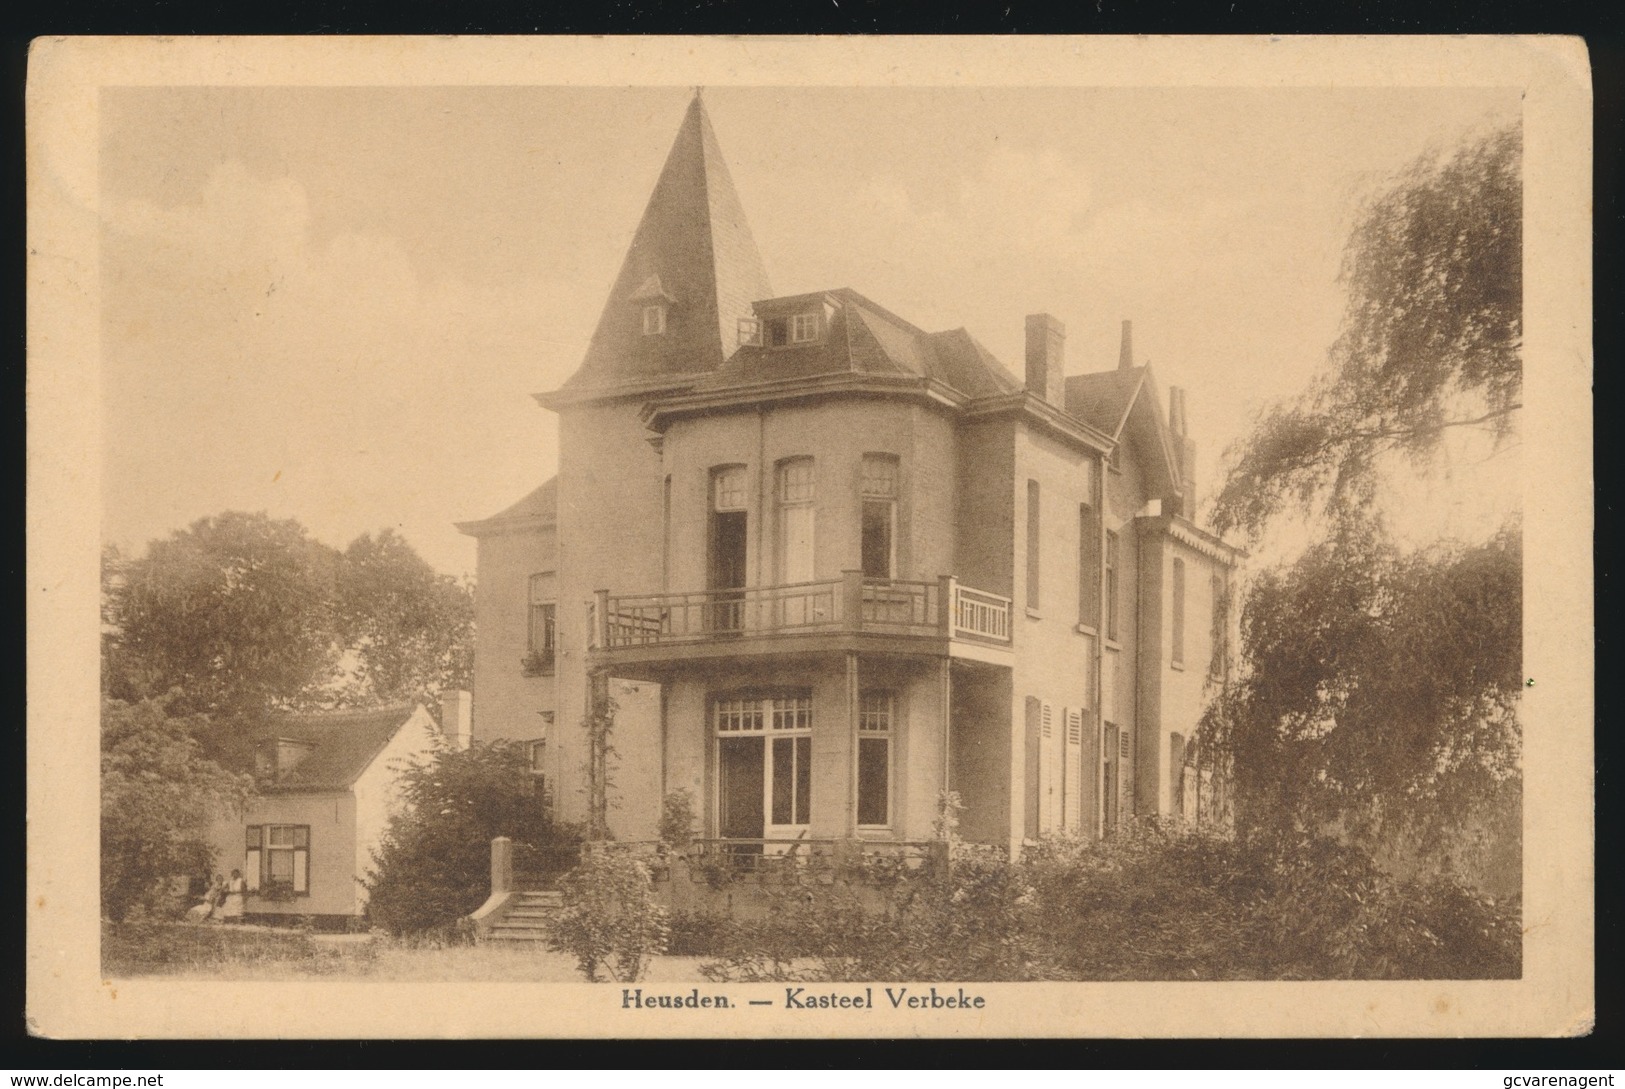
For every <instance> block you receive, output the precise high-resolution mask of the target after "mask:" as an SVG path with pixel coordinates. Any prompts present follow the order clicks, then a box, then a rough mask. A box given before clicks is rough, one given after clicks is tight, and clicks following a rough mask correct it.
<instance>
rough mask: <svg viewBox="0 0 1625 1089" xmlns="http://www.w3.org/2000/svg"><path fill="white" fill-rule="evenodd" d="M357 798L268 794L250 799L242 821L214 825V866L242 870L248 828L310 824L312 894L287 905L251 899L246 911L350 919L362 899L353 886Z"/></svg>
mask: <svg viewBox="0 0 1625 1089" xmlns="http://www.w3.org/2000/svg"><path fill="white" fill-rule="evenodd" d="M355 818H356V812H355V799H354V798H352V797H351V796H350V795H349V794H347V793H332V794H271V795H261V796H258V797H253V798H250V799H249V801H248V806H247V808H246V810H245V812H244V815H243V819H241V820H237V821H222V822H220V823H218V824H216V825H215V826H214V832H213V835H212V840H213V842H214V845H215V848H216V854H215V868H216V869H218V870H219V871H220V872H221V873H222V874H227V875H229V874H230V873H231V871H232V870H234V869H238V870H244V869H246V867H245V852H244V848H243V838H244V829H245V828H246V827H247V826H248V825H251V824H304V825H309V826H310V895H308V896H299V897H295V898H294V899H293V900H288V901H270V900H262V899H261V898H259V897H257V896H253V895H250V896H249V897H248V902H247V910H248V911H249V912H250V913H264V914H268V915H272V914H275V915H353V914H356V913H358V912H359V911H360V910H361V904H362V903H363V898H362V896H361V887H360V885H359V884H357V882H356V874H357V872H358V871H357V869H356V862H357V856H356V819H355Z"/></svg>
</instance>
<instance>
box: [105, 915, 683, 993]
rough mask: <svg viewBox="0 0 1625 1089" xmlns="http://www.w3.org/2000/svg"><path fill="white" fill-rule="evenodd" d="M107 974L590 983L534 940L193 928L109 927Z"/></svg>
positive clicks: (671, 971) (666, 977) (658, 967)
mask: <svg viewBox="0 0 1625 1089" xmlns="http://www.w3.org/2000/svg"><path fill="white" fill-rule="evenodd" d="M704 959H705V958H702V957H656V958H654V961H653V962H652V963H651V965H650V968H649V973H648V975H647V977H646V980H647V981H650V982H656V983H659V982H666V983H692V982H704V977H703V976H701V975H700V970H699V966H700V964H701V963H702V962H703V960H704ZM102 972H103V974H104V975H106V976H107V977H108V978H110V979H129V978H133V977H142V976H146V977H153V976H162V977H164V978H166V979H188V980H215V979H217V980H227V981H239V980H294V979H345V980H355V979H368V980H389V981H401V982H500V983H519V982H546V983H580V982H583V979H582V976H581V973H580V972H578V971H577V970H576V966H575V960H574V958H573V957H570V956H567V955H565V954H563V953H554V952H550V951H548V950H546V949H543V948H540V947H536V946H532V945H530V944H528V943H513V944H493V945H411V944H406V943H403V942H398V941H395V940H393V939H390V938H387V937H384V936H382V935H357V936H351V935H331V936H327V935H318V934H307V933H304V932H301V931H296V930H276V929H272V928H269V927H246V926H245V927H225V926H212V925H197V924H190V923H162V924H154V925H146V926H138V925H123V926H113V925H110V924H109V925H104V926H103V927H102Z"/></svg>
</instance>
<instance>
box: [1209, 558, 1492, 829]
mask: <svg viewBox="0 0 1625 1089" xmlns="http://www.w3.org/2000/svg"><path fill="white" fill-rule="evenodd" d="M1522 559H1523V557H1522V548H1521V543H1520V537H1519V534H1518V533H1517V531H1516V530H1515V529H1509V530H1504V531H1502V532H1501V533H1500V534H1498V535H1497V536H1496V537H1495V538H1494V539H1492V540H1491V541H1489V542H1487V543H1485V544H1482V545H1478V546H1476V547H1471V548H1467V547H1462V546H1448V545H1440V546H1436V547H1434V548H1431V549H1428V550H1425V551H1422V552H1418V553H1413V554H1409V555H1405V554H1401V553H1399V552H1398V551H1397V550H1396V549H1395V548H1394V547H1393V546H1392V545H1391V544H1388V543H1386V542H1385V541H1384V540H1383V539H1382V538H1381V536H1380V535H1379V534H1378V533H1376V532H1375V531H1374V530H1372V529H1371V528H1370V527H1369V526H1364V527H1352V528H1347V529H1345V530H1344V531H1343V532H1340V533H1339V534H1338V535H1336V536H1335V537H1334V538H1332V539H1331V540H1328V541H1326V542H1323V543H1320V544H1317V545H1315V546H1314V547H1312V548H1310V549H1309V550H1308V552H1306V553H1305V554H1304V556H1303V557H1302V558H1301V559H1299V560H1298V561H1297V562H1296V563H1295V564H1293V565H1292V566H1290V567H1287V568H1283V569H1280V570H1275V571H1269V572H1265V573H1263V574H1262V575H1260V576H1259V578H1258V579H1257V580H1256V581H1255V583H1254V585H1253V587H1252V589H1251V592H1250V595H1249V598H1248V602H1247V606H1246V609H1245V610H1244V612H1243V616H1242V651H1243V655H1244V658H1245V659H1246V661H1247V662H1248V669H1247V670H1246V671H1245V672H1244V673H1243V674H1242V676H1241V677H1240V678H1239V679H1238V680H1237V681H1236V682H1235V683H1234V684H1232V685H1231V686H1230V687H1228V688H1227V689H1226V690H1225V691H1224V692H1223V693H1222V694H1221V695H1220V696H1219V697H1218V698H1217V699H1216V700H1215V702H1214V703H1213V704H1212V705H1211V707H1210V709H1209V711H1208V714H1207V717H1206V719H1205V721H1204V736H1205V737H1206V738H1207V739H1208V740H1209V741H1210V742H1211V743H1213V744H1215V745H1217V746H1219V747H1220V749H1221V751H1226V752H1230V753H1233V754H1235V760H1234V768H1233V772H1234V776H1235V786H1236V790H1235V807H1236V819H1237V822H1238V824H1240V825H1241V826H1242V827H1243V828H1244V829H1246V830H1249V831H1252V830H1258V829H1261V828H1269V827H1279V826H1290V827H1294V828H1297V829H1321V828H1327V827H1333V826H1336V827H1340V828H1341V829H1342V830H1343V831H1344V832H1345V833H1346V834H1349V835H1351V836H1353V837H1355V838H1356V839H1359V840H1363V841H1366V842H1379V841H1380V842H1393V841H1394V840H1395V837H1396V836H1402V837H1404V838H1405V839H1406V840H1408V841H1410V842H1413V843H1417V844H1419V845H1421V846H1422V847H1423V848H1424V849H1433V848H1437V847H1440V846H1442V845H1443V844H1444V843H1445V842H1446V841H1447V840H1448V837H1449V835H1450V833H1451V832H1452V831H1453V830H1456V829H1460V828H1462V827H1464V826H1465V825H1466V824H1468V823H1469V822H1470V821H1471V820H1472V819H1473V818H1474V815H1475V814H1476V813H1477V812H1479V811H1480V810H1481V808H1482V806H1483V805H1484V803H1485V802H1486V801H1487V800H1491V799H1495V798H1497V797H1501V796H1508V795H1510V796H1512V797H1516V796H1517V790H1518V786H1519V772H1518V759H1519V755H1520V735H1519V729H1518V721H1517V715H1516V710H1517V702H1518V694H1519V692H1520V691H1521V679H1522V674H1521V669H1522V655H1521V631H1522V624H1523V617H1522V609H1521V600H1522V597H1521V595H1522V590H1521V582H1522V567H1523V564H1522Z"/></svg>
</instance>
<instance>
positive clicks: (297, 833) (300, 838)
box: [293, 824, 310, 892]
mask: <svg viewBox="0 0 1625 1089" xmlns="http://www.w3.org/2000/svg"><path fill="white" fill-rule="evenodd" d="M293 891H294V892H309V891H310V826H309V825H308V824H301V825H299V826H298V827H296V828H295V829H294V830H293Z"/></svg>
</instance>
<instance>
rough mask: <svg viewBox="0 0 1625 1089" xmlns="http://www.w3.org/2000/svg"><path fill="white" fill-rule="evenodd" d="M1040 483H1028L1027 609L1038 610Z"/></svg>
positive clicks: (1033, 481)
mask: <svg viewBox="0 0 1625 1089" xmlns="http://www.w3.org/2000/svg"><path fill="white" fill-rule="evenodd" d="M1040 528H1041V527H1040V524H1039V516H1038V481H1036V480H1029V481H1027V608H1029V609H1036V608H1038V603H1039V601H1040V599H1041V598H1040V594H1039V592H1038V534H1039V530H1040Z"/></svg>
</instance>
